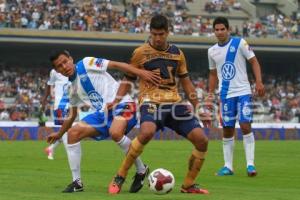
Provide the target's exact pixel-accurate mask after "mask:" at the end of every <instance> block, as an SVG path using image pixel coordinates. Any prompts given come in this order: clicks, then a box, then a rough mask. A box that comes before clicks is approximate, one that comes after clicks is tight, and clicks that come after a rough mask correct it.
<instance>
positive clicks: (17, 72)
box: [0, 0, 300, 124]
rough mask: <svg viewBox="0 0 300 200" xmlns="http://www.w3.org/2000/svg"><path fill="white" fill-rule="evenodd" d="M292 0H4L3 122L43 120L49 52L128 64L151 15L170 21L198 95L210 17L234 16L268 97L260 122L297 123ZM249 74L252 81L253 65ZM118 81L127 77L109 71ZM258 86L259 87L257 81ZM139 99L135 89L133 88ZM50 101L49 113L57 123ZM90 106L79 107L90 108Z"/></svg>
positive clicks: (297, 24)
mask: <svg viewBox="0 0 300 200" xmlns="http://www.w3.org/2000/svg"><path fill="white" fill-rule="evenodd" d="M299 2H300V1H295V0H83V1H79V0H26V1H25V0H0V69H1V71H0V121H29V122H32V121H33V122H35V121H38V117H39V110H40V109H39V108H40V100H41V97H42V96H43V94H44V92H45V88H46V82H47V80H48V77H49V72H50V69H51V65H50V62H49V61H48V60H49V59H48V56H49V53H50V52H51V51H52V50H57V49H68V50H69V51H70V52H71V54H72V55H73V57H74V59H75V61H76V60H79V59H82V58H83V57H86V56H94V57H102V58H107V59H112V60H118V61H124V62H129V59H130V56H131V53H132V51H133V49H134V48H135V47H137V46H138V45H140V44H142V43H144V42H145V41H147V39H148V35H149V34H148V33H149V19H150V18H151V16H152V15H153V14H156V13H161V14H164V15H166V16H167V17H168V19H169V22H170V35H171V36H170V38H169V39H170V42H171V43H173V44H176V45H178V46H179V47H180V48H181V49H182V50H183V52H184V53H185V56H186V59H187V63H188V68H189V71H190V75H191V78H192V81H193V83H194V85H195V86H196V89H197V92H198V97H199V99H200V100H201V99H203V98H204V96H205V95H206V92H207V86H208V83H207V78H208V72H209V70H208V60H207V49H208V48H209V47H210V46H211V45H213V44H214V43H215V42H216V40H215V38H214V35H213V33H212V22H213V20H214V18H215V17H217V16H225V17H227V18H228V19H229V21H230V25H231V32H232V35H234V36H242V37H244V38H245V39H246V40H247V41H248V43H249V44H250V45H251V46H252V48H253V49H254V52H255V54H256V56H257V57H258V59H259V61H260V64H261V66H262V72H263V81H264V83H265V86H266V96H265V97H263V98H256V97H254V99H255V102H256V104H257V105H258V106H257V109H255V115H254V122H255V123H293V124H295V123H299V122H300V108H299V107H300V106H299V105H300V64H299V55H300V8H299V5H300V4H299ZM248 70H249V79H250V82H251V83H254V79H253V75H252V70H251V68H250V67H248ZM111 73H112V74H113V76H114V77H115V78H117V79H118V80H120V79H121V78H122V77H123V75H122V74H121V73H118V72H115V71H112V72H111ZM252 86H253V87H254V85H253V84H252ZM132 96H134V97H135V99H136V96H137V90H136V88H134V89H133V90H132ZM52 106H53V98H49V99H48V105H47V109H46V112H45V115H46V117H47V118H48V120H49V121H51V120H52V112H51V109H52ZM85 111H86V109H82V112H85Z"/></svg>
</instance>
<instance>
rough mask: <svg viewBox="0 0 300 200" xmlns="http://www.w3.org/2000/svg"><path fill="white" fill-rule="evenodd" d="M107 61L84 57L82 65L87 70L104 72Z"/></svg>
mask: <svg viewBox="0 0 300 200" xmlns="http://www.w3.org/2000/svg"><path fill="white" fill-rule="evenodd" d="M108 63H109V60H107V59H104V58H94V57H85V58H84V59H83V64H84V66H85V67H86V68H87V70H92V71H102V72H105V71H106V70H107V67H108Z"/></svg>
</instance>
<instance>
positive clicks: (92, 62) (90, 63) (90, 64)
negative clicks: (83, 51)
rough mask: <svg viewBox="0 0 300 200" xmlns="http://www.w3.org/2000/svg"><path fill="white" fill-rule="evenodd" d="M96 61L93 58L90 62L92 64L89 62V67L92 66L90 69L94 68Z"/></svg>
mask: <svg viewBox="0 0 300 200" xmlns="http://www.w3.org/2000/svg"><path fill="white" fill-rule="evenodd" d="M94 61H95V58H92V59H91V60H90V62H89V66H90V67H91V66H93V64H94Z"/></svg>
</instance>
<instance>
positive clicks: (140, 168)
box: [117, 135, 146, 173]
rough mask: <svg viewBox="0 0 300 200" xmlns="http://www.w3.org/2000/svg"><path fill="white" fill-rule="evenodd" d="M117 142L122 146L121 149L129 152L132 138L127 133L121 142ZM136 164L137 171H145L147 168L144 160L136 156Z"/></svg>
mask: <svg viewBox="0 0 300 200" xmlns="http://www.w3.org/2000/svg"><path fill="white" fill-rule="evenodd" d="M117 143H118V145H119V146H120V147H121V149H122V150H123V152H124V153H125V154H127V152H128V149H129V146H130V144H131V140H130V139H129V138H128V137H127V136H126V135H124V136H123V137H122V139H121V140H120V141H119V142H117ZM134 164H135V167H136V171H137V173H145V171H146V168H145V165H144V163H143V162H142V160H141V158H140V157H137V158H136V160H135V162H134Z"/></svg>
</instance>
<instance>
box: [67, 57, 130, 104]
mask: <svg viewBox="0 0 300 200" xmlns="http://www.w3.org/2000/svg"><path fill="white" fill-rule="evenodd" d="M82 61H83V65H84V67H85V69H86V72H87V75H88V77H89V79H90V81H91V83H92V85H93V87H94V88H95V90H96V91H97V92H98V93H99V95H101V97H102V99H103V106H102V110H103V108H105V104H106V103H110V102H112V101H113V100H114V99H115V96H116V94H117V91H118V88H119V83H118V82H117V81H116V80H115V79H114V78H113V77H112V76H111V75H110V74H109V73H108V72H106V69H107V65H108V62H109V60H106V59H101V58H94V57H85V58H84V59H83V60H82ZM100 61H101V62H100ZM79 62H80V61H79ZM79 62H78V63H79ZM122 102H133V100H132V98H131V97H130V96H129V95H128V94H127V95H125V96H124V97H123V99H122V100H121V102H120V103H122ZM80 103H84V104H87V105H89V106H90V107H91V109H93V106H92V105H91V102H90V99H89V96H88V95H87V94H86V92H85V90H84V88H83V87H82V85H81V82H80V78H79V76H78V74H77V76H76V78H75V80H74V81H72V87H71V95H70V104H71V105H74V106H80Z"/></svg>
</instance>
